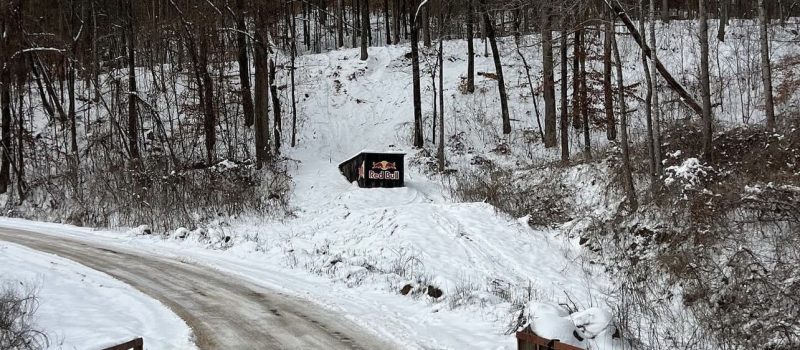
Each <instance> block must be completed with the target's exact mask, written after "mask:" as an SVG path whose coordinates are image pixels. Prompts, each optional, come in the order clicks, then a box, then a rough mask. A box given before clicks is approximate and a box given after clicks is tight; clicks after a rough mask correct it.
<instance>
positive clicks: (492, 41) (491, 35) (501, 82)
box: [480, 0, 511, 135]
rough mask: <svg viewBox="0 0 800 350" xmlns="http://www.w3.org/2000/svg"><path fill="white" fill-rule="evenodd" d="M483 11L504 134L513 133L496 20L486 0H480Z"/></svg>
mask: <svg viewBox="0 0 800 350" xmlns="http://www.w3.org/2000/svg"><path fill="white" fill-rule="evenodd" d="M480 2H481V12H483V23H484V25H485V26H486V36H487V38H488V39H489V45H490V46H491V47H492V56H493V57H494V68H495V71H496V74H497V89H498V90H499V93H500V112H501V114H502V118H503V134H506V135H508V134H510V133H511V117H510V116H509V114H508V94H507V93H506V82H505V79H504V78H503V65H502V63H501V62H500V50H499V49H498V48H497V38H496V37H495V30H494V22H493V21H492V19H491V18H489V8H488V6H486V0H480Z"/></svg>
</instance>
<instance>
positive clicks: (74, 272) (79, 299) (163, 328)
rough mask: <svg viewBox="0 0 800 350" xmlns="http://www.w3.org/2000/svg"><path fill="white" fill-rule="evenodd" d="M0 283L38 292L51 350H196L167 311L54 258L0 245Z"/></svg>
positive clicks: (38, 325)
mask: <svg viewBox="0 0 800 350" xmlns="http://www.w3.org/2000/svg"><path fill="white" fill-rule="evenodd" d="M0 282H4V283H13V284H16V285H18V287H19V290H21V291H25V290H30V289H34V290H37V291H38V292H37V293H36V295H37V297H38V298H39V307H38V310H37V311H36V314H35V316H34V320H35V325H34V329H38V330H42V331H44V332H45V333H46V335H47V337H48V340H49V343H50V348H52V349H65V350H71V349H100V348H103V347H106V346H111V345H116V344H119V343H122V342H126V341H129V340H131V339H133V338H137V337H143V338H144V339H146V340H147V341H146V343H145V344H146V345H147V348H148V349H165V350H166V349H175V350H180V349H196V347H195V346H194V344H193V342H192V339H191V330H190V329H189V326H187V325H186V323H185V322H183V320H181V319H180V318H179V317H178V316H176V315H175V314H174V313H172V311H170V310H169V309H168V308H167V307H166V306H164V305H162V304H161V303H159V302H158V301H155V300H153V299H152V298H150V297H148V296H146V295H144V294H142V293H141V292H139V291H138V290H136V289H133V288H132V287H130V286H128V285H127V284H125V283H122V282H120V281H118V280H116V279H114V278H112V277H111V276H108V275H106V274H104V273H101V272H98V271H95V270H92V269H90V268H88V267H86V266H83V265H80V264H77V263H75V262H72V261H70V260H67V259H63V258H60V257H58V256H55V255H51V254H46V253H41V252H37V251H33V250H31V249H28V248H25V247H22V246H18V245H15V244H11V243H6V242H2V241H0Z"/></svg>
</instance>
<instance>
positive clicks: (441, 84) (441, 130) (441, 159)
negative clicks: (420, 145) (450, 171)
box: [436, 11, 445, 172]
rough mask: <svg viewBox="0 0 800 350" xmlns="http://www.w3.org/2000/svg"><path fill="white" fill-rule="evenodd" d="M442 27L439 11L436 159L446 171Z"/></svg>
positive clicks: (442, 22) (442, 17) (442, 18)
mask: <svg viewBox="0 0 800 350" xmlns="http://www.w3.org/2000/svg"><path fill="white" fill-rule="evenodd" d="M442 27H444V16H443V15H442V12H441V11H440V12H439V55H438V59H439V107H440V108H439V109H440V111H439V144H438V147H437V149H436V160H437V163H438V165H439V172H443V171H444V165H445V162H444V43H443V40H442V39H443V38H442Z"/></svg>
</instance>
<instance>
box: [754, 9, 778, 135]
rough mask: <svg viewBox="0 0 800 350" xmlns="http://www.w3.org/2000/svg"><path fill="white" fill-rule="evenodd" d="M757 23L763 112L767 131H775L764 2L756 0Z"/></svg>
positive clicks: (766, 18)
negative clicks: (762, 85) (762, 86)
mask: <svg viewBox="0 0 800 350" xmlns="http://www.w3.org/2000/svg"><path fill="white" fill-rule="evenodd" d="M758 22H759V33H760V41H761V81H762V83H763V84H764V112H765V113H766V117H767V130H769V131H774V130H775V105H774V102H773V98H772V66H771V65H772V64H771V63H770V61H769V34H768V33H767V25H768V24H769V22H768V17H767V7H766V1H764V0H758Z"/></svg>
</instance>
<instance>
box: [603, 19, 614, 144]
mask: <svg viewBox="0 0 800 350" xmlns="http://www.w3.org/2000/svg"><path fill="white" fill-rule="evenodd" d="M605 13H606V14H608V13H609V12H608V11H605ZM608 17H610V16H608V15H607V16H606V21H605V24H604V27H605V32H604V34H603V36H604V37H603V107H604V110H605V114H606V138H607V139H608V140H616V139H617V122H616V120H614V91H613V87H612V85H611V75H612V67H613V65H612V63H611V41H612V36H613V35H614V26H613V24H612V23H613V21H612V18H608Z"/></svg>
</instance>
